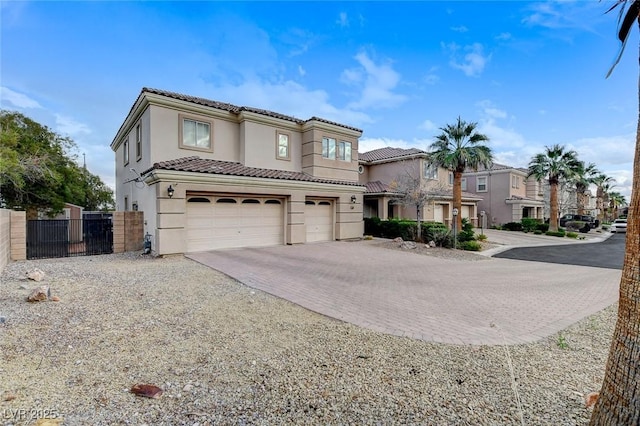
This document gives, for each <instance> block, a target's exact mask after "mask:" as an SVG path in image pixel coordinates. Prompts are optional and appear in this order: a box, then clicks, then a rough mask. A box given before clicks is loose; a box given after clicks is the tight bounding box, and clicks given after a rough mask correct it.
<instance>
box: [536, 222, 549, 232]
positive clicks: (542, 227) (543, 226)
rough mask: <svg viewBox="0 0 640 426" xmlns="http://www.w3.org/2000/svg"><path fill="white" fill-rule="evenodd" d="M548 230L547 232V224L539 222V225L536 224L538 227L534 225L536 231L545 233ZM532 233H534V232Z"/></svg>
mask: <svg viewBox="0 0 640 426" xmlns="http://www.w3.org/2000/svg"><path fill="white" fill-rule="evenodd" d="M548 230H549V224H548V223H544V222H540V223H538V225H536V231H541V232H547V231H548ZM534 233H535V231H534Z"/></svg>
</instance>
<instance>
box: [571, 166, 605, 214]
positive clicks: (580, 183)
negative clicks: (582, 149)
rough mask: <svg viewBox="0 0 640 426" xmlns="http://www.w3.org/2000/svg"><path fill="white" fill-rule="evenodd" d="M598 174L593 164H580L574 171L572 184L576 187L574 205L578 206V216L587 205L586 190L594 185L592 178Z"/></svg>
mask: <svg viewBox="0 0 640 426" xmlns="http://www.w3.org/2000/svg"><path fill="white" fill-rule="evenodd" d="M599 174H600V171H599V170H598V169H597V168H596V165H595V164H593V163H589V164H585V163H584V162H582V161H581V162H580V167H579V168H578V170H576V174H575V176H574V178H573V183H574V184H575V186H576V203H577V204H578V206H577V207H578V214H584V207H585V205H586V204H587V203H586V198H587V190H588V189H589V186H590V185H591V184H592V183H594V178H595V177H596V176H598V175H599Z"/></svg>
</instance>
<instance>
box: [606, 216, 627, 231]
mask: <svg viewBox="0 0 640 426" xmlns="http://www.w3.org/2000/svg"><path fill="white" fill-rule="evenodd" d="M610 229H611V232H613V233H623V232H624V233H626V232H627V219H616V220H614V221H613V223H612V224H611V228H610Z"/></svg>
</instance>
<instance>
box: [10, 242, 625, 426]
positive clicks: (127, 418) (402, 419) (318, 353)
mask: <svg viewBox="0 0 640 426" xmlns="http://www.w3.org/2000/svg"><path fill="white" fill-rule="evenodd" d="M393 245H394V247H393V248H394V249H396V250H397V249H399V247H397V244H395V243H394V244H393ZM389 248H391V247H389ZM380 249H381V250H383V249H385V248H384V247H380ZM417 250H425V251H428V252H429V253H438V254H435V255H436V256H445V255H446V253H452V251H448V252H444V251H442V250H441V249H437V248H435V249H433V248H426V247H422V245H419V246H418V248H417ZM412 252H413V251H412ZM457 252H460V251H459V250H458V251H457ZM457 254H458V253H456V255H457ZM407 255H410V254H407ZM431 255H434V254H431ZM461 255H464V256H475V258H478V260H480V259H483V257H482V256H478V255H476V254H472V253H463V254H461ZM468 260H469V259H465V260H461V262H463V261H464V262H466V261H468ZM36 267H37V268H39V269H41V270H42V271H44V272H45V273H46V275H47V282H48V284H49V285H50V286H51V287H52V288H55V289H56V293H58V294H60V295H61V297H62V299H63V300H64V302H63V303H44V304H27V303H24V297H25V294H24V290H22V289H20V281H21V280H24V276H25V272H26V271H29V270H32V269H33V268H36ZM0 312H2V314H3V316H6V317H8V318H11V321H7V322H6V323H5V324H4V325H3V326H2V328H0V336H1V338H0V369H1V372H0V375H1V377H2V380H1V381H0V394H1V395H3V396H4V398H3V400H2V402H0V405H1V407H2V409H3V410H4V412H5V413H6V412H9V410H20V409H24V410H34V411H35V410H38V409H40V410H44V409H48V410H55V412H56V413H58V414H59V417H61V418H63V419H64V422H63V424H65V425H108V424H109V425H110V424H131V425H134V424H135V425H141V424H148V425H180V424H188V425H193V424H200V425H214V424H215V425H237V424H252V425H270V424H283V423H287V424H317V425H325V424H335V425H345V424H358V425H361V424H364V425H367V424H371V425H374V424H426V425H432V424H433V425H452V424H456V425H518V424H520V412H519V409H518V407H517V404H516V402H515V397H514V393H513V390H512V384H513V383H514V381H515V384H516V386H517V389H518V392H519V395H520V398H521V401H522V415H523V417H524V420H525V423H526V424H527V425H586V424H587V422H588V419H589V416H590V409H588V408H585V396H586V395H588V394H589V393H590V392H593V391H597V390H599V387H600V384H601V381H602V378H603V373H604V367H605V362H606V358H607V352H608V348H609V344H610V338H611V335H612V332H613V326H614V323H615V317H616V306H611V307H609V308H607V309H605V310H603V311H601V312H599V313H597V314H595V315H593V316H591V317H588V318H586V319H584V320H583V321H580V322H579V323H577V324H575V325H573V326H571V327H569V328H568V329H566V330H564V331H563V332H561V333H559V334H557V335H554V336H551V337H549V338H548V339H544V340H542V341H539V342H536V343H532V344H525V345H513V346H508V347H507V349H508V352H506V350H505V347H503V346H469V345H444V344H435V343H430V342H425V341H420V340H412V339H409V338H404V337H396V336H391V335H386V334H381V333H378V332H375V331H371V330H366V329H362V328H359V327H356V326H353V325H350V324H346V323H343V322H340V321H337V320H333V319H331V318H327V317H325V316H322V315H319V314H316V313H313V312H310V311H307V310H305V309H303V308H301V307H299V306H297V305H294V304H292V303H290V302H288V301H286V300H282V299H278V298H276V297H273V296H270V295H268V294H265V293H263V292H261V291H258V290H255V289H251V288H247V287H245V286H243V285H242V284H239V283H238V282H236V281H234V280H232V279H230V278H229V277H227V276H225V275H223V274H221V273H218V272H217V271H214V270H211V269H209V268H207V267H205V266H202V265H200V264H198V263H195V262H193V261H190V260H188V259H185V258H182V257H171V258H154V257H148V256H147V257H143V256H140V255H139V254H135V253H128V254H124V255H105V256H95V257H84V258H67V259H52V260H38V261H27V262H19V263H12V264H9V265H8V266H7V267H5V269H4V271H3V272H2V274H1V275H0ZM507 354H508V356H509V357H510V359H511V361H512V365H513V371H512V372H511V371H510V370H509V367H508V365H509V363H508V362H507ZM77 361H81V362H80V363H77ZM512 375H513V379H512ZM135 383H155V384H156V385H158V387H160V388H162V389H163V391H164V395H163V396H162V398H160V399H152V398H138V397H136V396H135V395H133V394H132V393H131V392H130V389H131V386H132V384H135ZM6 395H11V396H12V398H11V399H8V398H6ZM2 421H3V422H5V423H4V424H15V425H21V424H25V425H31V424H33V422H34V421H33V420H30V421H24V422H22V421H19V420H11V419H6V418H3V419H2Z"/></svg>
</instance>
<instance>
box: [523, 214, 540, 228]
mask: <svg viewBox="0 0 640 426" xmlns="http://www.w3.org/2000/svg"><path fill="white" fill-rule="evenodd" d="M541 222H542V221H541V220H540V219H534V218H531V217H523V218H522V221H521V224H522V230H523V231H524V232H533V231H535V230H536V229H538V225H539V224H540V223H541Z"/></svg>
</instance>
